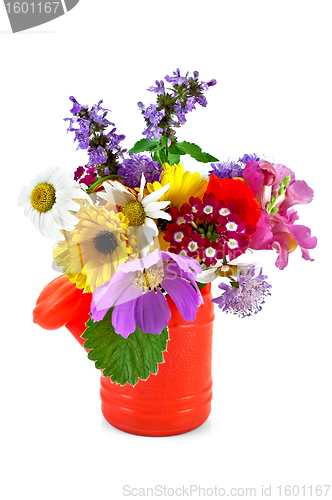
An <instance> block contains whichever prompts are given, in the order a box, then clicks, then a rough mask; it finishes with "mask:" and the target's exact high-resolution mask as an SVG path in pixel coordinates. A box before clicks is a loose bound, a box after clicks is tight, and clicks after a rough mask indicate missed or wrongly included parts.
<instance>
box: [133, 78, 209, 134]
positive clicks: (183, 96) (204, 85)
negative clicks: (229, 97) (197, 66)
mask: <svg viewBox="0 0 332 500" xmlns="http://www.w3.org/2000/svg"><path fill="white" fill-rule="evenodd" d="M198 77H199V74H198V71H194V74H193V76H189V72H187V73H186V74H185V75H184V76H182V75H181V73H180V70H179V68H177V70H176V71H174V72H173V76H169V75H166V76H165V80H166V82H167V83H169V84H172V88H170V89H169V88H167V91H168V92H166V89H165V85H164V82H163V80H161V81H160V82H159V81H158V80H156V82H155V83H156V86H153V85H152V86H151V87H149V88H148V90H149V91H150V92H155V93H156V94H157V104H150V105H149V106H147V107H145V106H144V105H143V103H142V102H139V103H138V107H139V108H140V109H141V111H142V113H143V115H144V118H145V121H146V125H147V128H146V129H145V130H144V132H143V135H146V138H147V140H148V141H150V140H151V139H159V138H160V137H161V136H162V135H163V136H164V137H167V138H168V139H171V140H172V139H174V135H175V131H174V127H180V126H181V125H183V124H184V123H186V114H187V113H189V112H190V111H192V110H193V109H195V104H200V105H201V106H203V107H205V106H206V105H207V100H206V97H205V95H204V92H206V91H207V90H209V88H210V87H212V86H213V85H215V84H216V83H217V82H216V80H210V81H209V82H203V81H199V79H198Z"/></svg>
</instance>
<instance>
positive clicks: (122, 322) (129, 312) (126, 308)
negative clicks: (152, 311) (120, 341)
mask: <svg viewBox="0 0 332 500" xmlns="http://www.w3.org/2000/svg"><path fill="white" fill-rule="evenodd" d="M136 304H137V299H136V300H132V301H130V302H125V303H123V304H120V305H116V306H115V307H114V309H113V313H112V325H113V327H114V330H115V331H116V333H118V334H119V335H121V336H122V337H123V338H125V339H126V338H127V337H128V336H129V335H130V334H131V333H133V332H134V331H135V328H136V321H135V307H136Z"/></svg>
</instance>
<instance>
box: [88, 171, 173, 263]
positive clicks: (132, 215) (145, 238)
mask: <svg viewBox="0 0 332 500" xmlns="http://www.w3.org/2000/svg"><path fill="white" fill-rule="evenodd" d="M144 186H145V177H144V174H142V177H141V186H140V190H139V193H138V195H137V196H135V195H134V194H133V193H131V192H130V191H128V190H127V189H126V188H125V187H124V186H123V185H122V184H121V183H120V182H117V181H108V182H104V183H103V187H104V188H105V191H106V193H101V192H97V195H98V196H100V198H103V199H104V200H106V201H109V202H111V203H113V204H115V205H118V206H120V207H123V209H122V211H123V213H124V214H125V215H126V216H127V218H128V221H129V224H128V225H130V226H134V227H135V235H136V238H137V243H138V247H139V249H140V251H141V253H142V255H143V257H145V256H146V254H147V253H148V251H149V245H153V238H154V237H155V236H158V232H159V231H158V228H157V225H156V223H155V221H154V220H153V219H166V220H172V217H171V216H170V215H169V214H168V213H166V212H164V211H163V209H164V208H166V207H167V206H168V205H169V204H170V201H157V200H158V199H159V198H160V197H161V196H163V194H165V193H166V191H167V190H168V189H169V186H170V184H166V185H165V186H163V187H162V188H160V189H157V190H156V191H154V192H153V193H150V194H149V195H147V196H145V197H143V191H144Z"/></svg>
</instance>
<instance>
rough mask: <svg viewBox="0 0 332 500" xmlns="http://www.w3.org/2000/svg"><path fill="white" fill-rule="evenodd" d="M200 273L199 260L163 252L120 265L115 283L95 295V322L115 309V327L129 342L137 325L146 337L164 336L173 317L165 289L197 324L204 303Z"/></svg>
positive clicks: (92, 309)
mask: <svg viewBox="0 0 332 500" xmlns="http://www.w3.org/2000/svg"><path fill="white" fill-rule="evenodd" d="M200 272H201V266H200V264H199V263H198V262H197V260H195V259H192V258H190V257H184V256H180V255H175V254H172V253H171V252H159V250H155V251H154V252H152V253H150V254H148V255H147V256H146V257H143V258H141V259H135V260H133V261H129V262H126V263H125V264H120V265H119V269H118V271H117V272H116V273H115V274H114V276H113V277H112V279H111V280H110V281H108V282H107V283H105V284H104V285H102V286H101V287H99V288H98V289H97V290H96V291H95V292H94V294H93V297H92V304H91V314H92V319H93V321H100V320H102V319H103V318H104V316H105V314H106V313H107V311H108V310H109V309H110V308H111V307H112V306H113V305H114V309H113V312H112V324H113V326H114V329H115V331H116V333H118V334H119V335H122V337H124V338H127V337H128V336H129V335H130V334H131V333H132V332H133V331H135V328H136V325H137V326H138V327H139V328H140V329H141V330H142V331H143V332H145V333H157V334H159V335H160V333H161V331H162V329H163V328H165V327H166V326H167V324H168V321H169V319H170V317H171V312H170V309H169V307H168V304H167V301H166V298H165V296H164V295H163V293H162V289H164V290H165V291H166V292H167V293H168V294H169V295H170V297H171V298H172V299H173V301H174V303H175V305H176V306H177V308H178V309H179V311H180V313H181V315H182V317H183V318H184V319H185V320H186V321H193V320H194V319H195V316H196V312H197V308H198V307H199V306H200V304H202V302H203V299H202V296H201V293H200V291H199V289H198V287H197V284H196V281H195V279H196V276H197V274H198V273H200Z"/></svg>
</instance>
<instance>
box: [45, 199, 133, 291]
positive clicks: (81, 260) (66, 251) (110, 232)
mask: <svg viewBox="0 0 332 500" xmlns="http://www.w3.org/2000/svg"><path fill="white" fill-rule="evenodd" d="M76 217H77V218H78V219H79V222H78V223H77V224H76V227H75V229H74V230H73V231H70V232H67V231H63V234H64V235H65V241H60V242H59V243H58V245H57V247H56V248H55V249H54V250H53V257H54V259H55V260H56V262H57V264H58V266H61V267H62V268H63V271H64V272H65V273H66V276H67V278H68V279H69V280H70V281H72V282H73V283H76V286H77V288H80V289H81V288H84V289H85V291H86V292H94V291H95V290H96V289H97V288H98V287H100V286H101V285H103V284H104V283H106V282H107V281H109V280H110V279H111V277H112V276H113V274H114V273H115V272H116V270H117V269H118V266H119V264H121V263H124V262H127V261H128V260H132V259H135V258H137V257H138V249H137V244H136V238H135V236H134V234H133V230H132V228H130V227H128V226H127V224H128V221H127V218H126V216H125V215H124V214H122V213H116V212H114V211H109V212H108V211H107V210H106V209H105V208H104V207H95V206H94V205H89V204H87V203H85V204H84V203H80V210H79V211H78V212H77V213H76Z"/></svg>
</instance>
